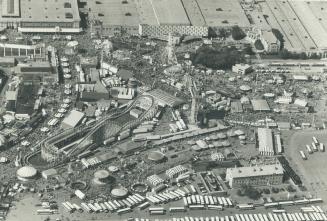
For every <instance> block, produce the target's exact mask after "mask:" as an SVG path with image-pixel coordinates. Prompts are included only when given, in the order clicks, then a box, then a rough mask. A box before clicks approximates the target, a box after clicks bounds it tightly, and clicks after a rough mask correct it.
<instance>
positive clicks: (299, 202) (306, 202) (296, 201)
mask: <svg viewBox="0 0 327 221" xmlns="http://www.w3.org/2000/svg"><path fill="white" fill-rule="evenodd" d="M309 202H310V201H309V200H307V199H303V200H295V201H294V204H295V205H302V204H308V203H309Z"/></svg>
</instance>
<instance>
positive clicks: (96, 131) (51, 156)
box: [25, 95, 158, 166]
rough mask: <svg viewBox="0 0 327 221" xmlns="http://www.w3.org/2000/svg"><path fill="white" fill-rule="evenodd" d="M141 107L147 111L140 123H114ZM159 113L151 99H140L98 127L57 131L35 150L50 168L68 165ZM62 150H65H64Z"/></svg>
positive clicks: (105, 119) (139, 120) (106, 119)
mask: <svg viewBox="0 0 327 221" xmlns="http://www.w3.org/2000/svg"><path fill="white" fill-rule="evenodd" d="M141 104H143V105H141ZM144 104H145V105H144ZM138 106H142V109H143V110H144V112H143V113H142V115H141V116H140V117H139V118H138V119H135V120H132V121H128V122H126V123H123V124H122V125H118V124H117V123H115V120H117V119H118V118H122V117H124V116H126V114H128V113H129V111H130V110H132V109H133V108H135V107H138ZM157 110H158V106H157V104H156V102H155V101H154V98H153V97H152V96H149V95H141V96H139V97H137V98H136V99H135V100H133V101H131V102H130V103H128V104H126V105H125V106H124V107H121V108H119V109H116V110H115V112H114V113H111V114H109V115H107V116H105V117H103V118H102V119H101V120H99V121H98V122H96V124H95V125H89V126H86V125H81V126H79V127H76V128H72V129H67V130H61V131H58V132H57V133H56V134H54V135H52V136H51V137H47V138H46V139H44V140H42V141H41V142H39V143H38V144H37V147H36V148H37V149H40V151H38V154H39V153H40V152H41V157H42V159H43V160H45V161H46V162H48V164H49V165H51V166H55V165H58V164H61V163H63V162H67V161H68V160H69V159H71V158H74V156H77V155H78V154H80V153H83V152H84V151H86V150H88V149H89V148H90V147H91V146H92V145H100V144H102V142H103V140H105V139H108V138H110V137H115V136H117V135H118V134H119V133H120V132H121V131H124V130H127V129H132V128H135V127H137V126H138V125H139V124H140V123H141V122H142V121H144V120H148V119H150V118H152V117H153V116H154V115H155V114H156V112H157ZM67 144H68V145H67ZM63 146H65V147H64V148H63ZM63 149H65V151H63ZM34 154H36V153H34ZM32 155H33V154H32ZM27 157H31V154H30V155H28V156H25V159H26V158H27ZM26 161H28V160H25V163H27V164H28V162H26ZM49 165H48V166H49Z"/></svg>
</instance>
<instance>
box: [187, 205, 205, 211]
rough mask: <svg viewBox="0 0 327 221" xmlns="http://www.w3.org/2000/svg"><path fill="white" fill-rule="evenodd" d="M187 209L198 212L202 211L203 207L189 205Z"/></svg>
mask: <svg viewBox="0 0 327 221" xmlns="http://www.w3.org/2000/svg"><path fill="white" fill-rule="evenodd" d="M189 208H190V210H200V209H204V205H190V206H189Z"/></svg>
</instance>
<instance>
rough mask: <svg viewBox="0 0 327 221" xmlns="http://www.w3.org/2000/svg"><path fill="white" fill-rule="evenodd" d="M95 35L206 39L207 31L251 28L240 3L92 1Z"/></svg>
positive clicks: (232, 0)
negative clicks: (233, 27)
mask: <svg viewBox="0 0 327 221" xmlns="http://www.w3.org/2000/svg"><path fill="white" fill-rule="evenodd" d="M87 5H88V11H89V18H90V20H92V21H93V28H94V29H93V30H94V32H98V33H101V34H102V35H113V34H116V33H119V34H120V33H129V34H134V35H147V36H162V35H168V34H169V33H178V34H185V35H195V36H207V35H208V27H212V28H213V29H215V28H220V27H232V26H234V25H238V26H240V27H249V26H250V23H249V21H248V19H247V17H246V15H245V13H244V11H243V9H242V7H241V5H240V3H239V2H238V1H237V0H219V1H216V0H187V1H186V0H174V1H172V0H124V1H121V0H89V1H87Z"/></svg>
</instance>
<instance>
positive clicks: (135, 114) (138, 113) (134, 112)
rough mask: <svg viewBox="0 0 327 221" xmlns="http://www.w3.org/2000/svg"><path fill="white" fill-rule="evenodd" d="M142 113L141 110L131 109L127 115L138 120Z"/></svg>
mask: <svg viewBox="0 0 327 221" xmlns="http://www.w3.org/2000/svg"><path fill="white" fill-rule="evenodd" d="M142 113H143V112H142V111H141V110H138V109H135V108H134V109H132V110H130V112H129V114H130V115H131V116H132V117H135V118H139V117H140V116H141V114H142Z"/></svg>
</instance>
